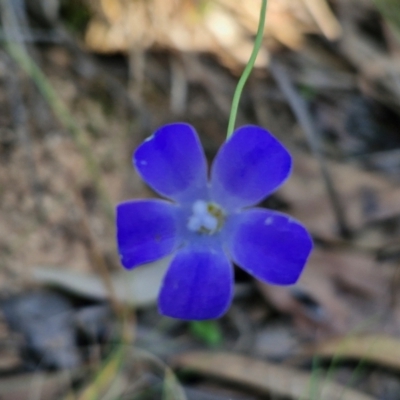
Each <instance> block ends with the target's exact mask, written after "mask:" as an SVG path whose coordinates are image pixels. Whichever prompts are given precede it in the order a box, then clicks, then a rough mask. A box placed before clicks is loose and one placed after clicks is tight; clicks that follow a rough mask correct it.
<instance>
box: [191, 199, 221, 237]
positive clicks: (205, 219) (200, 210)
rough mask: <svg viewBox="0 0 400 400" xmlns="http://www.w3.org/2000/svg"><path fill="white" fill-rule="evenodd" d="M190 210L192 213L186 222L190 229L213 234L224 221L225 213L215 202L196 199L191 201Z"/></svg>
mask: <svg viewBox="0 0 400 400" xmlns="http://www.w3.org/2000/svg"><path fill="white" fill-rule="evenodd" d="M192 211H193V214H192V215H191V216H190V217H189V221H188V223H187V227H188V229H189V230H190V231H194V232H198V233H205V234H208V235H213V234H214V233H216V232H218V231H219V230H220V229H221V227H222V225H223V223H224V219H225V214H224V213H223V211H222V209H221V208H220V207H219V206H218V205H217V204H215V203H207V202H206V201H204V200H197V201H195V202H194V203H193V206H192Z"/></svg>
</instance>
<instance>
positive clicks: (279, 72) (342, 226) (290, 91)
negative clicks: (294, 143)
mask: <svg viewBox="0 0 400 400" xmlns="http://www.w3.org/2000/svg"><path fill="white" fill-rule="evenodd" d="M269 68H270V71H271V73H272V75H273V77H274V79H275V81H276V82H277V84H278V86H279V88H280V89H281V90H282V93H283V94H284V96H285V97H286V99H287V101H288V103H289V105H290V107H291V109H292V111H293V113H294V114H295V116H296V118H297V120H298V121H299V123H300V125H301V126H302V128H303V130H304V133H305V135H306V138H307V141H308V143H309V145H310V148H311V151H312V153H313V155H314V157H315V158H316V159H317V161H318V164H319V167H320V170H321V175H322V179H323V180H324V183H325V187H326V191H327V193H328V196H329V199H330V202H331V205H332V209H333V212H334V215H335V217H336V223H337V226H338V229H339V234H340V235H341V236H342V237H349V236H350V234H351V232H350V229H349V227H348V224H347V219H346V215H345V211H344V208H343V206H342V204H341V201H340V198H339V194H338V192H337V190H336V188H335V185H334V182H333V179H332V176H331V174H330V172H329V169H328V167H327V164H326V162H325V158H324V155H323V152H322V150H321V147H320V143H319V137H320V136H321V135H320V134H319V132H318V131H317V127H316V126H315V124H314V121H313V120H312V118H311V116H310V113H309V111H308V109H307V106H306V103H305V101H304V100H303V99H302V97H301V96H300V95H299V94H298V92H297V90H296V88H295V87H294V85H293V84H292V82H291V80H290V78H289V76H288V74H287V73H286V71H285V69H284V67H282V66H281V64H280V63H279V61H277V60H276V59H271V60H270V65H269Z"/></svg>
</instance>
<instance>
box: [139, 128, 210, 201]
mask: <svg viewBox="0 0 400 400" xmlns="http://www.w3.org/2000/svg"><path fill="white" fill-rule="evenodd" d="M133 162H134V165H135V167H136V169H137V170H138V172H139V174H140V175H141V177H142V178H143V180H144V181H146V182H147V184H148V185H149V186H151V187H152V188H153V189H154V190H155V191H156V192H158V193H159V194H161V195H162V196H165V197H169V198H171V199H174V200H177V201H179V202H181V203H185V202H188V201H194V200H197V199H199V198H205V197H206V193H207V163H206V159H205V156H204V152H203V149H202V147H201V143H200V140H199V138H198V136H197V134H196V131H195V130H194V128H193V127H192V126H191V125H189V124H184V123H175V124H169V125H165V126H163V127H162V128H160V129H158V130H157V131H156V132H155V133H154V134H153V135H152V136H150V137H149V138H148V139H147V140H146V141H145V142H143V143H142V144H141V145H140V146H139V147H138V149H137V150H136V152H135V154H134V157H133Z"/></svg>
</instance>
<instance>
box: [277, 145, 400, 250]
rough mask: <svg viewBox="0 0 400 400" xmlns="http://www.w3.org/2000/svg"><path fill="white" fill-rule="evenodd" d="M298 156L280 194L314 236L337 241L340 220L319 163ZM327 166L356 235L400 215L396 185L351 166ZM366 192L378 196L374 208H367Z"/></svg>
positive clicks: (378, 240) (378, 239)
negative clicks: (332, 203)
mask: <svg viewBox="0 0 400 400" xmlns="http://www.w3.org/2000/svg"><path fill="white" fill-rule="evenodd" d="M295 154H296V155H295V157H294V169H293V174H292V176H291V178H290V179H289V180H288V182H287V183H286V184H285V185H284V186H283V187H282V188H281V189H280V190H279V192H278V193H279V194H281V195H282V197H283V198H284V199H285V201H287V202H288V203H289V204H290V205H291V209H290V213H291V214H292V215H293V216H294V217H295V218H297V219H299V220H300V221H303V222H304V223H306V224H307V227H308V228H309V230H310V231H311V232H312V233H313V234H314V235H316V236H318V237H320V238H323V239H326V240H335V239H337V238H338V231H337V226H336V221H335V217H334V214H333V211H332V207H331V203H330V200H329V197H328V194H327V191H326V188H325V186H324V184H323V181H322V177H321V173H320V169H319V166H318V163H317V161H316V160H315V159H314V158H313V157H310V156H307V155H304V154H301V153H300V152H298V151H297V152H296V153H295ZM327 165H328V168H329V170H330V173H331V175H332V178H333V181H334V183H335V184H336V189H337V191H338V193H339V196H340V200H341V203H342V206H343V208H344V211H345V214H346V218H347V221H348V225H349V227H350V229H351V230H352V231H353V232H357V233H360V234H362V232H361V230H362V229H363V228H365V227H366V226H367V225H368V224H370V223H371V222H375V221H377V220H380V219H384V218H389V217H394V216H398V215H400V189H399V188H398V187H397V186H395V185H394V184H393V183H392V182H390V181H389V180H387V179H385V178H384V177H382V176H380V175H378V174H374V173H372V172H367V171H363V170H361V169H359V168H357V167H355V166H353V165H350V164H344V163H341V164H339V163H336V162H333V161H328V162H327ZM366 193H368V194H370V195H371V196H373V197H374V208H372V209H367V207H366V198H365V196H366ZM384 241H385V238H384V237H382V238H381V237H379V236H377V237H376V240H375V242H374V244H373V245H374V247H375V248H377V247H379V246H381V245H382V244H383V243H384Z"/></svg>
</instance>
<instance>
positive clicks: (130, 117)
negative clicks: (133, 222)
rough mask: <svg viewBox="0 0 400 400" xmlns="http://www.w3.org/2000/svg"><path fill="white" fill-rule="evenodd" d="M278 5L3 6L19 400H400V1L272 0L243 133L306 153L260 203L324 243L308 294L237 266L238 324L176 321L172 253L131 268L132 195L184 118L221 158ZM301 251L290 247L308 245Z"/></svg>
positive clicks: (5, 286)
mask: <svg viewBox="0 0 400 400" xmlns="http://www.w3.org/2000/svg"><path fill="white" fill-rule="evenodd" d="M260 6H261V1H260V0H236V1H229V0H1V1H0V41H1V43H0V397H1V399H2V400H19V399H45V400H47V399H49V400H51V399H65V400H67V399H68V400H70V399H79V400H86V399H110V400H113V399H126V400H128V399H135V400H139V399H140V400H142V399H150V400H152V399H165V400H183V399H188V400H228V399H231V400H258V399H280V398H282V399H313V400H334V399H336V400H339V399H342V400H345V399H348V400H368V399H382V400H396V399H397V400H398V399H400V378H399V371H400V300H399V298H398V297H399V296H398V294H399V285H400V282H399V279H400V275H399V272H400V271H399V269H398V267H399V261H400V185H399V183H400V2H399V0H329V1H328V0H269V1H268V11H267V21H266V27H265V31H264V40H263V45H262V49H261V51H260V54H259V56H258V58H257V62H256V67H255V69H254V71H253V73H252V75H251V77H250V79H249V81H248V83H247V85H246V87H245V90H244V93H243V96H242V99H241V103H240V109H239V114H238V119H237V125H243V124H249V123H250V124H257V125H261V126H263V127H265V128H266V129H268V130H270V131H271V132H272V133H273V134H274V135H276V136H277V137H278V138H279V139H280V140H281V141H282V142H283V143H284V144H285V145H286V146H287V147H288V148H289V149H290V151H291V153H292V155H293V159H294V170H293V173H292V176H291V178H290V179H289V181H288V182H287V183H286V184H285V185H284V186H283V187H282V188H281V189H279V191H278V192H277V193H275V194H274V195H272V196H271V197H269V198H268V199H266V200H265V201H264V202H263V203H262V204H261V205H260V206H262V207H268V208H271V209H275V210H280V211H283V212H286V213H288V214H290V215H292V216H293V217H295V218H297V219H299V220H300V221H301V222H303V223H304V224H305V225H306V226H307V227H308V229H309V230H310V232H311V233H312V235H313V237H314V240H315V243H316V246H315V250H314V252H313V255H312V256H311V258H310V260H309V263H308V266H307V268H306V270H305V273H304V275H303V276H302V278H301V280H300V281H299V283H298V284H296V285H294V286H292V287H284V288H283V287H274V286H268V285H265V284H262V283H260V282H255V281H254V280H252V278H250V277H249V276H248V275H246V274H245V273H244V272H241V271H239V270H236V282H235V299H234V303H233V306H232V308H231V309H230V310H229V312H228V313H227V315H225V316H224V317H223V318H221V319H220V320H216V321H206V322H201V323H199V322H191V323H189V322H184V321H178V320H173V319H168V318H165V317H162V316H160V315H159V314H158V311H157V306H156V301H157V293H158V289H159V285H160V282H161V279H162V276H163V273H164V271H165V268H166V263H165V261H161V262H157V263H152V264H149V265H147V266H145V267H142V268H138V269H135V270H134V271H131V272H127V271H124V270H123V269H122V266H121V265H120V264H119V260H118V254H117V251H116V244H115V223H114V208H115V205H116V204H117V203H118V202H120V201H123V200H127V199H131V198H147V197H154V196H156V194H155V193H153V192H152V191H151V190H150V189H149V188H148V187H146V186H145V184H144V183H143V182H141V180H140V178H139V177H138V175H137V174H136V172H135V171H134V169H133V166H132V164H131V156H132V152H133V151H134V149H135V148H136V147H137V146H138V145H139V144H140V143H141V142H142V141H143V140H144V139H145V138H146V137H147V136H149V135H150V134H152V132H154V130H155V129H157V128H158V127H159V126H160V125H162V124H165V123H168V122H173V121H185V122H189V123H191V124H193V126H195V128H196V130H197V131H198V132H199V134H200V137H201V141H202V143H203V145H204V148H205V151H206V155H207V158H208V160H209V161H210V162H211V161H212V159H213V157H214V155H215V154H216V152H217V150H218V148H219V146H220V145H221V144H222V143H223V142H224V140H225V136H226V130H227V123H228V117H229V112H230V106H231V100H232V95H233V92H234V90H235V87H236V84H237V81H238V78H239V77H240V75H241V73H242V71H243V68H244V66H245V64H246V63H247V61H248V58H249V56H250V53H251V51H252V47H253V43H254V38H255V34H256V30H257V25H258V18H259V12H260ZM288 251H290V249H288Z"/></svg>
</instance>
